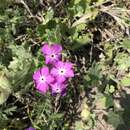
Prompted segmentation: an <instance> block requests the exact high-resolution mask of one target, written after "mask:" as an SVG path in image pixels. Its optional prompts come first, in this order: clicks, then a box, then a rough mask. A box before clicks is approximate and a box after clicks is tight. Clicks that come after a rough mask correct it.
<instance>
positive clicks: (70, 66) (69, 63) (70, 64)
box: [65, 62, 73, 69]
mask: <svg viewBox="0 0 130 130" xmlns="http://www.w3.org/2000/svg"><path fill="white" fill-rule="evenodd" d="M72 67H73V64H72V63H71V62H65V68H69V69H71V68H72Z"/></svg>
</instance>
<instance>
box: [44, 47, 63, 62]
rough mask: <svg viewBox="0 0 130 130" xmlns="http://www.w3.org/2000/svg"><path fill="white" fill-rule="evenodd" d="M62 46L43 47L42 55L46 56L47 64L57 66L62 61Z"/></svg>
mask: <svg viewBox="0 0 130 130" xmlns="http://www.w3.org/2000/svg"><path fill="white" fill-rule="evenodd" d="M61 51H62V46H61V45H59V44H53V45H48V44H45V45H44V46H43V47H42V53H43V54H44V55H45V62H46V64H55V63H56V62H57V61H59V60H60V59H61Z"/></svg>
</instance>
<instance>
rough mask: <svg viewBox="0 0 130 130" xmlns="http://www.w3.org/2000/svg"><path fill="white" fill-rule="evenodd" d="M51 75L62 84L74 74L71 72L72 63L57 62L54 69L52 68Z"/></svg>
mask: <svg viewBox="0 0 130 130" xmlns="http://www.w3.org/2000/svg"><path fill="white" fill-rule="evenodd" d="M51 74H52V75H53V76H54V77H56V79H57V81H58V82H60V83H62V82H64V81H65V80H66V79H68V78H70V77H74V72H73V70H72V63H70V62H62V61H58V62H57V63H56V64H55V67H54V68H52V70H51Z"/></svg>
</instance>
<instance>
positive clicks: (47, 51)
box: [41, 43, 52, 55]
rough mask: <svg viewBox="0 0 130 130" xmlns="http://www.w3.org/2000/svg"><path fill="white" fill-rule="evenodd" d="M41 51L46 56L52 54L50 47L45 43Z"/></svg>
mask: <svg viewBox="0 0 130 130" xmlns="http://www.w3.org/2000/svg"><path fill="white" fill-rule="evenodd" d="M41 50H42V53H43V54H46V55H48V54H51V53H52V49H51V47H50V46H49V45H48V44H47V43H46V44H44V45H43V47H42V49H41Z"/></svg>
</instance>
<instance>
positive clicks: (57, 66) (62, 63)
mask: <svg viewBox="0 0 130 130" xmlns="http://www.w3.org/2000/svg"><path fill="white" fill-rule="evenodd" d="M55 66H56V68H61V67H64V62H62V61H58V62H57V63H56V64H55Z"/></svg>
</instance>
